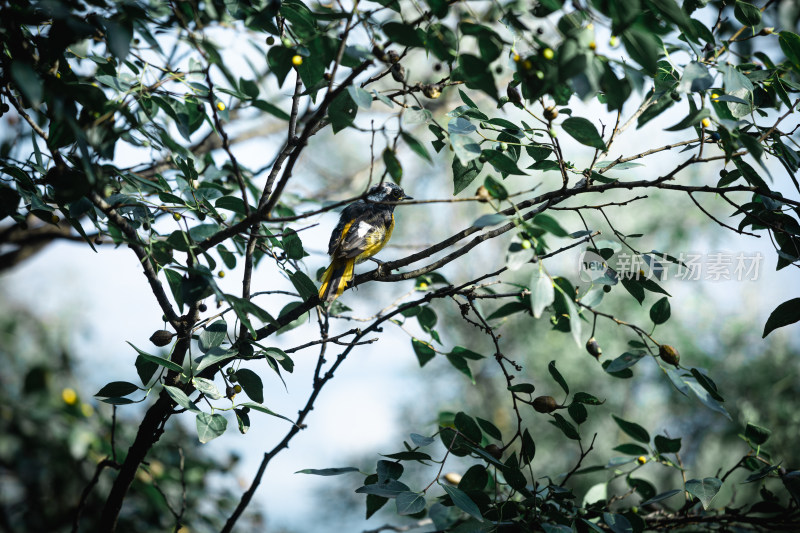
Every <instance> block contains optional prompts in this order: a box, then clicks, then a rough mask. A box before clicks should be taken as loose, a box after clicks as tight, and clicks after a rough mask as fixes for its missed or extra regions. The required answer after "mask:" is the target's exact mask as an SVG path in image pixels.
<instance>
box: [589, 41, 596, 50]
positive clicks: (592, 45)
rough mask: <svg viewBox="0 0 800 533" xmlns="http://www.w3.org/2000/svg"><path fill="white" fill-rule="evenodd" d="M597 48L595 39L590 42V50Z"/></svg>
mask: <svg viewBox="0 0 800 533" xmlns="http://www.w3.org/2000/svg"><path fill="white" fill-rule="evenodd" d="M596 49H597V43H596V42H594V41H592V42H590V43H589V50H596Z"/></svg>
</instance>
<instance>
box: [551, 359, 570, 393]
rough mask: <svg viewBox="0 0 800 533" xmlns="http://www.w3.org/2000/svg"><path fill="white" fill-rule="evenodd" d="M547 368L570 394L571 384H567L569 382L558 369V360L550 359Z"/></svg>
mask: <svg viewBox="0 0 800 533" xmlns="http://www.w3.org/2000/svg"><path fill="white" fill-rule="evenodd" d="M547 370H548V371H549V372H550V375H551V376H552V377H553V379H554V380H555V382H556V383H558V385H559V386H560V387H561V388H562V389H563V390H564V393H565V394H569V386H567V382H566V381H565V380H564V377H563V376H562V375H561V373H560V372H559V371H558V370H557V369H556V362H555V361H550V364H549V365H547Z"/></svg>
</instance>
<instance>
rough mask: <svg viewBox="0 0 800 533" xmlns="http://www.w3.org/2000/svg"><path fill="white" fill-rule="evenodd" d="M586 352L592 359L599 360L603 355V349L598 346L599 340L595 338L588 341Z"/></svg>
mask: <svg viewBox="0 0 800 533" xmlns="http://www.w3.org/2000/svg"><path fill="white" fill-rule="evenodd" d="M586 351H587V352H589V353H590V354H591V356H592V357H594V358H597V359H599V358H600V356H601V355H603V349H602V348H600V345H599V344H597V340H596V339H595V338H594V337H592V338H591V339H589V340H588V341H586Z"/></svg>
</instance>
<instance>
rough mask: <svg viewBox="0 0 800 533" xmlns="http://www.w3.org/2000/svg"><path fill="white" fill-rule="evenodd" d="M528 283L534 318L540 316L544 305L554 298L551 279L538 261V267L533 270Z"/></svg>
mask: <svg viewBox="0 0 800 533" xmlns="http://www.w3.org/2000/svg"><path fill="white" fill-rule="evenodd" d="M530 285H531V310H532V311H533V316H534V318H540V317H541V316H542V313H543V312H544V309H545V307H547V306H548V305H550V304H552V303H553V301H555V299H556V293H555V289H554V288H553V280H552V279H551V278H550V276H548V275H547V273H546V272H545V271H544V268H542V264H541V263H539V268H538V269H536V270H535V271H534V273H533V277H532V278H531V283H530Z"/></svg>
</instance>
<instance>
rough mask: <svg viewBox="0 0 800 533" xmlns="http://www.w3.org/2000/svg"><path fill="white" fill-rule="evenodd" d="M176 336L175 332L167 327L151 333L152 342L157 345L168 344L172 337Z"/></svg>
mask: <svg viewBox="0 0 800 533" xmlns="http://www.w3.org/2000/svg"><path fill="white" fill-rule="evenodd" d="M174 336H175V334H174V333H172V332H171V331H167V330H165V329H159V330H158V331H156V332H155V333H153V334H152V335H150V342H152V343H153V344H155V345H156V346H166V345H167V344H169V343H170V342H171V341H172V337H174Z"/></svg>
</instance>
